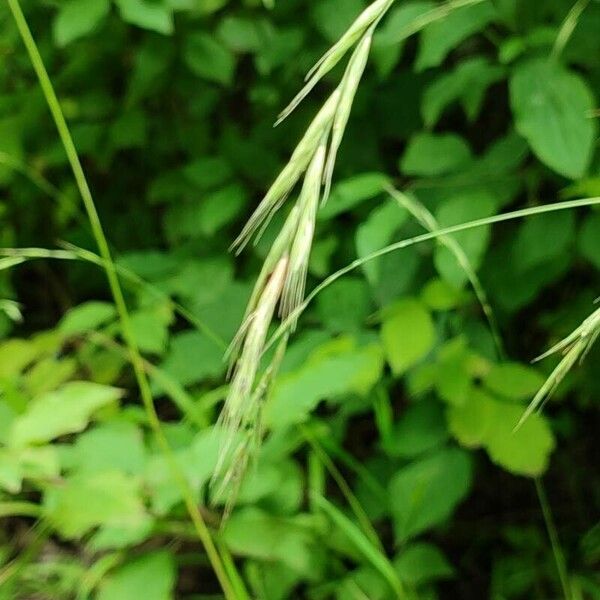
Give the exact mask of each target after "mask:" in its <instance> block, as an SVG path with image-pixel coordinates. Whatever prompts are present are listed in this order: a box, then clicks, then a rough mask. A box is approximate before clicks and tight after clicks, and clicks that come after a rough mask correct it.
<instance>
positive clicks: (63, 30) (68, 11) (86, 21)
mask: <svg viewBox="0 0 600 600" xmlns="http://www.w3.org/2000/svg"><path fill="white" fill-rule="evenodd" d="M109 11H110V2H109V0H67V2H65V3H64V4H62V5H61V6H60V10H59V13H58V15H57V16H56V18H55V19H54V23H53V28H52V30H53V34H54V39H55V41H56V43H57V45H58V46H66V45H67V44H69V43H71V42H73V41H74V40H76V39H78V38H81V37H84V36H86V35H87V34H88V33H91V32H92V31H94V29H96V27H98V25H99V24H100V23H101V22H102V21H103V20H104V18H105V17H106V16H107V15H108V13H109Z"/></svg>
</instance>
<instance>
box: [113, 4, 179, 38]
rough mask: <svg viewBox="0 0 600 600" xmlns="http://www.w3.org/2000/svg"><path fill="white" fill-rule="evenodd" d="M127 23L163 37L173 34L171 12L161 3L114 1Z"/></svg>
mask: <svg viewBox="0 0 600 600" xmlns="http://www.w3.org/2000/svg"><path fill="white" fill-rule="evenodd" d="M115 2H116V4H117V6H118V7H119V10H120V12H121V17H122V19H123V20H124V21H126V22H127V23H131V24H132V25H137V26H138V27H141V28H142V29H149V30H150V31H156V32H157V33H162V34H164V35H170V34H171V33H173V11H172V10H171V8H170V7H169V6H167V5H166V4H164V3H163V2H161V1H160V0H159V1H156V2H153V1H151V0H115Z"/></svg>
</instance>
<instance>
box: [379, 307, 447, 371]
mask: <svg viewBox="0 0 600 600" xmlns="http://www.w3.org/2000/svg"><path fill="white" fill-rule="evenodd" d="M381 341H382V343H383V348H384V350H385V355H386V358H387V360H388V362H389V364H390V366H391V368H392V371H393V372H394V375H397V376H398V375H402V374H403V373H405V372H406V371H407V370H408V369H410V367H412V366H414V365H416V364H417V363H418V362H419V361H420V360H422V359H423V358H425V356H427V354H429V352H430V351H431V349H432V347H433V345H434V343H435V327H434V324H433V320H432V318H431V315H430V314H429V311H428V310H427V309H426V308H425V306H424V305H423V304H422V303H421V302H419V301H418V300H415V299H414V298H407V299H404V300H400V301H399V302H397V303H396V304H395V305H394V306H392V307H390V308H389V309H386V311H385V314H384V318H383V324H382V326H381Z"/></svg>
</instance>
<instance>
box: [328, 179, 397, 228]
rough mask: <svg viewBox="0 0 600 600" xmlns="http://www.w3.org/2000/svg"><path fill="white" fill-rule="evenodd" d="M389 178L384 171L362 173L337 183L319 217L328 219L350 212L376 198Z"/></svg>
mask: <svg viewBox="0 0 600 600" xmlns="http://www.w3.org/2000/svg"><path fill="white" fill-rule="evenodd" d="M387 181H388V178H387V176H386V175H384V174H383V173H377V172H374V173H361V174H360V175H355V176H354V177H350V178H348V179H344V180H343V181H340V182H339V183H337V184H336V185H335V186H334V187H333V189H332V191H331V196H330V198H329V200H328V201H327V204H326V205H325V206H324V207H323V208H322V209H321V210H320V211H319V214H318V218H319V219H322V220H328V219H331V218H332V217H336V216H337V215H339V214H342V213H345V212H348V211H349V210H350V209H352V208H355V207H356V206H357V205H358V204H360V203H361V202H365V201H366V200H371V199H372V198H375V197H376V196H378V195H379V194H381V192H383V191H384V189H385V184H386V183H387Z"/></svg>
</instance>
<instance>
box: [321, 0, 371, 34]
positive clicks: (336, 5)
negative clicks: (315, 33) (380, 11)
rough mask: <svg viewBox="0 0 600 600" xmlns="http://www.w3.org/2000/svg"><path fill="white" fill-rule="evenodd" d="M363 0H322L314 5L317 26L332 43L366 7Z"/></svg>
mask: <svg viewBox="0 0 600 600" xmlns="http://www.w3.org/2000/svg"><path fill="white" fill-rule="evenodd" d="M364 7H365V4H364V2H363V0H321V1H320V2H317V3H316V4H314V5H313V9H312V10H311V16H312V19H313V21H314V23H315V27H316V28H317V29H318V30H319V32H320V33H321V35H323V37H324V38H325V39H326V40H327V41H328V42H330V43H332V44H333V43H335V42H337V40H338V39H339V38H340V37H341V36H342V35H343V34H344V32H345V31H346V29H348V27H349V26H350V25H351V24H352V22H353V21H354V20H355V19H356V18H357V17H358V15H359V14H360V13H361V12H362V10H363V9H364Z"/></svg>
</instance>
